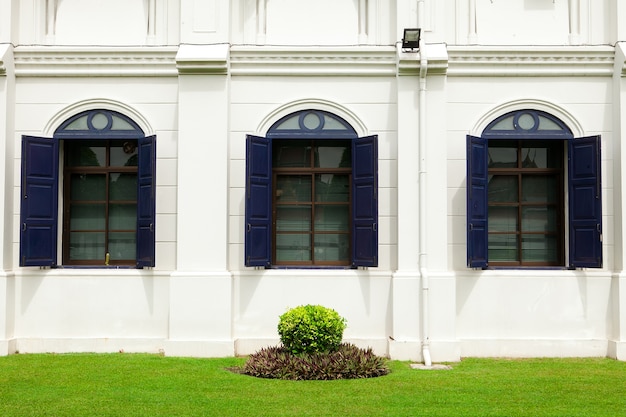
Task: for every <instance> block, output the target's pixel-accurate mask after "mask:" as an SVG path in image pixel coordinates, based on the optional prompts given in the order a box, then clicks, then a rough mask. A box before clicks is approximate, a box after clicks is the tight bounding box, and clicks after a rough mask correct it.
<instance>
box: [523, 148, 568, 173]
mask: <svg viewBox="0 0 626 417" xmlns="http://www.w3.org/2000/svg"><path fill="white" fill-rule="evenodd" d="M562 147H563V145H562V144H561V142H560V141H559V142H557V143H555V144H546V145H545V146H540V147H537V146H536V145H534V144H533V143H532V142H531V141H525V142H524V143H523V146H522V156H521V158H522V168H560V167H561V165H562V162H563V158H562V157H561V149H562Z"/></svg>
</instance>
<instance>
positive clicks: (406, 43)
mask: <svg viewBox="0 0 626 417" xmlns="http://www.w3.org/2000/svg"><path fill="white" fill-rule="evenodd" d="M421 31H422V30H421V29H404V37H403V38H402V49H410V50H414V49H419V47H420V32H421Z"/></svg>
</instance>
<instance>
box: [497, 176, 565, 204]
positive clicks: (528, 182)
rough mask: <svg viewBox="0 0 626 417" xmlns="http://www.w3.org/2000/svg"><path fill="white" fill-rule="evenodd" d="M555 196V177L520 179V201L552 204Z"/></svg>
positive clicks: (556, 193)
mask: <svg viewBox="0 0 626 417" xmlns="http://www.w3.org/2000/svg"><path fill="white" fill-rule="evenodd" d="M490 191H491V190H490ZM490 195H491V193H490ZM557 196H558V192H557V188H556V177H554V176H551V175H550V176H548V175H526V176H524V177H522V201H524V202H533V203H536V202H542V203H543V202H546V203H554V202H556V201H557Z"/></svg>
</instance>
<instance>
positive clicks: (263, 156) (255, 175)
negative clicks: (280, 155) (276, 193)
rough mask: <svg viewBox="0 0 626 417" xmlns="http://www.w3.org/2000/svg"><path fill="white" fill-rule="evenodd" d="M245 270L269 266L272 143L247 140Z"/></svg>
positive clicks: (253, 139)
mask: <svg viewBox="0 0 626 417" xmlns="http://www.w3.org/2000/svg"><path fill="white" fill-rule="evenodd" d="M245 211H246V217H245V227H246V235H245V248H244V257H245V263H246V266H264V267H269V266H270V265H271V252H272V251H271V238H272V147H271V141H270V139H267V138H262V137H258V136H252V135H247V136H246V208H245Z"/></svg>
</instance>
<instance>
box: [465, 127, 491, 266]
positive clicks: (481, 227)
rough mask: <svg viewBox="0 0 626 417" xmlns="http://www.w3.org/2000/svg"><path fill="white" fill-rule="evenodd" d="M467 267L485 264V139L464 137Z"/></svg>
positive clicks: (486, 181)
mask: <svg viewBox="0 0 626 417" xmlns="http://www.w3.org/2000/svg"><path fill="white" fill-rule="evenodd" d="M466 181H467V266H468V267H470V268H484V267H486V266H487V262H488V259H487V254H488V250H487V185H488V177H487V140H486V139H483V138H478V137H475V136H469V135H468V136H467V180H466Z"/></svg>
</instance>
